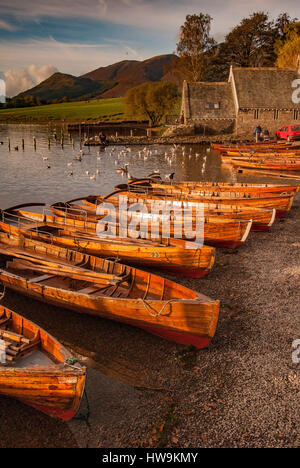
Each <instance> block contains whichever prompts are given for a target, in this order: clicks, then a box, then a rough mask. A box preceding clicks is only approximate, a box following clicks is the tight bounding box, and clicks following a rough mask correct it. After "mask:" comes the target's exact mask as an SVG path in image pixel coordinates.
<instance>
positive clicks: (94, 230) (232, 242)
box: [0, 210, 252, 265]
mask: <svg viewBox="0 0 300 468" xmlns="http://www.w3.org/2000/svg"><path fill="white" fill-rule="evenodd" d="M12 214H14V215H16V216H18V217H19V219H20V218H21V219H23V221H24V220H27V221H28V220H29V221H32V222H37V223H39V224H40V225H41V229H42V228H43V226H45V225H47V226H48V227H50V228H55V229H61V230H62V232H60V233H58V236H59V235H62V236H64V235H66V234H67V235H69V236H75V237H76V238H77V239H80V238H81V237H83V238H85V237H87V239H88V240H89V239H92V240H94V241H97V240H98V241H99V235H100V231H101V239H102V238H103V236H106V237H107V239H110V236H111V234H112V238H115V237H116V238H117V239H119V241H120V240H121V241H122V239H124V238H125V239H128V238H129V239H133V237H135V236H136V234H139V235H137V236H136V237H138V238H142V239H152V238H153V237H152V236H151V231H152V232H154V229H152V226H153V223H154V222H155V223H156V222H157V220H154V221H153V219H152V218H151V217H149V218H148V220H147V227H146V228H145V229H141V230H140V233H138V232H137V231H138V228H137V231H135V232H132V230H131V229H130V225H129V224H130V219H129V218H126V219H125V220H124V221H125V223H123V229H122V232H120V225H119V223H118V221H117V222H114V221H115V220H113V219H112V218H111V217H109V216H110V212H109V211H108V219H105V221H104V220H102V221H98V223H96V222H93V221H89V220H86V219H81V220H79V219H72V218H69V217H67V216H64V217H59V216H52V215H43V214H40V213H33V212H27V211H23V210H16V211H14V212H12ZM2 216H5V214H2ZM6 218H7V216H6ZM202 222H203V223H202V226H203V227H204V229H203V231H204V232H201V233H200V235H202V237H201V239H198V240H197V242H195V244H194V245H195V247H196V248H201V247H202V246H203V243H205V244H208V245H211V246H213V247H224V248H230V249H234V248H237V247H240V246H241V245H243V244H244V243H245V242H246V240H247V238H248V236H249V233H250V231H251V227H252V220H234V219H225V220H223V219H218V218H217V216H213V217H205V218H204V219H203V220H202ZM99 223H101V226H100V225H99ZM179 223H180V224H174V223H173V222H171V220H170V223H169V225H170V232H169V233H168V234H167V235H165V234H164V228H163V224H162V222H159V220H158V224H159V226H158V231H157V234H158V237H159V239H160V240H161V239H163V238H171V239H172V241H173V240H175V239H174V238H173V236H174V233H175V231H176V236H177V237H179V236H178V234H180V238H181V240H183V242H185V241H190V240H191V238H192V235H193V234H191V237H190V236H189V235H186V234H185V232H183V224H182V221H180V222H179ZM145 224H146V222H143V225H145ZM0 225H1V226H2V229H5V223H2V224H1V223H0ZM198 225H199V222H198ZM202 226H201V227H202ZM100 227H101V229H100ZM112 227H113V228H114V229H113V232H112V233H111V229H110V228H112ZM147 228H148V229H147ZM194 228H195V227H194ZM6 229H7V227H6ZM43 229H44V228H43ZM125 231H126V232H125ZM179 231H180V233H179ZM155 232H156V229H155ZM189 234H190V233H189ZM91 236H92V237H91ZM194 237H195V236H194ZM203 237H204V239H203ZM59 241H60V240H59V239H57V238H56V241H55V242H59ZM203 241H204V242H203ZM192 244H193V242H192ZM186 245H187V244H186ZM186 248H187V249H189V247H188V246H187V247H186ZM159 265H160V263H159Z"/></svg>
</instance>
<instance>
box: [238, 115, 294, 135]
mask: <svg viewBox="0 0 300 468" xmlns="http://www.w3.org/2000/svg"><path fill="white" fill-rule="evenodd" d="M254 112H255V110H254V109H249V110H239V113H238V118H237V126H236V133H237V134H238V135H241V134H251V135H252V134H253V131H254V129H255V127H256V126H257V125H260V126H261V127H262V129H263V130H264V129H268V130H269V132H270V135H271V136H274V135H275V132H276V130H278V129H279V128H281V127H283V126H284V125H293V124H295V125H300V112H299V115H298V120H295V119H294V111H293V110H279V111H278V118H276V119H275V118H274V117H275V110H273V109H272V110H260V109H259V110H258V118H257V119H256V118H254Z"/></svg>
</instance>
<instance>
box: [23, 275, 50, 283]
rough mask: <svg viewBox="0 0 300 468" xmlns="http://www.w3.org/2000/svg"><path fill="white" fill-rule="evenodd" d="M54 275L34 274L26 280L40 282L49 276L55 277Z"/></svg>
mask: <svg viewBox="0 0 300 468" xmlns="http://www.w3.org/2000/svg"><path fill="white" fill-rule="evenodd" d="M55 276H56V275H42V276H35V277H34V278H31V279H30V280H28V283H41V282H42V281H46V280H48V279H51V278H55Z"/></svg>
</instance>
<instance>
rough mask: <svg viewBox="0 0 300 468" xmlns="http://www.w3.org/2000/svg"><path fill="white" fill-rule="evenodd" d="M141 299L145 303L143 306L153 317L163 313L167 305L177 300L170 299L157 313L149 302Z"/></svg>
mask: <svg viewBox="0 0 300 468" xmlns="http://www.w3.org/2000/svg"><path fill="white" fill-rule="evenodd" d="M139 300H140V301H142V303H143V306H144V307H145V309H146V310H147V312H148V314H149V315H151V317H159V316H160V315H162V313H163V311H164V310H165V308H166V307H167V305H169V304H171V302H175V301H177V299H170V300H169V301H167V302H166V303H165V304H164V305H163V306H162V308H161V309H160V311H159V312H157V314H155V313H153V312H152V310H151V308H150V306H149V305H148V304H147V302H146V301H145V300H144V299H143V298H142V297H141V298H140V299H139Z"/></svg>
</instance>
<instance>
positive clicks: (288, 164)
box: [230, 158, 300, 172]
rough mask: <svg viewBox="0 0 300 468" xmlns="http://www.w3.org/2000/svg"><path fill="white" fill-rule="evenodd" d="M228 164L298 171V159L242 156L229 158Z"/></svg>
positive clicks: (299, 164)
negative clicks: (244, 157)
mask: <svg viewBox="0 0 300 468" xmlns="http://www.w3.org/2000/svg"><path fill="white" fill-rule="evenodd" d="M230 164H231V165H232V166H234V167H249V168H254V169H263V170H272V171H283V172H284V171H294V172H299V171H300V160H298V161H297V160H290V161H287V160H278V161H275V160H270V161H268V160H266V159H264V160H258V159H256V160H255V159H253V158H251V159H248V160H245V159H243V158H232V159H230Z"/></svg>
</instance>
